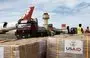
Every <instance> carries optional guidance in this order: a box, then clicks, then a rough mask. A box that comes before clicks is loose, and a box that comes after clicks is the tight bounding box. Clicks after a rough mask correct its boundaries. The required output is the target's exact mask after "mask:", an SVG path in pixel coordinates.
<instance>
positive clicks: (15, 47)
mask: <svg viewBox="0 0 90 58" xmlns="http://www.w3.org/2000/svg"><path fill="white" fill-rule="evenodd" d="M45 45H46V40H44V38H38V39H37V38H33V39H22V40H16V41H9V42H3V43H0V58H44V57H43V56H44V55H45V54H44V53H45V49H46V48H45V47H46V46H45ZM42 55H43V56H42Z"/></svg>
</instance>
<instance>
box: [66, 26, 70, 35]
mask: <svg viewBox="0 0 90 58" xmlns="http://www.w3.org/2000/svg"><path fill="white" fill-rule="evenodd" d="M67 33H68V34H70V28H69V26H67Z"/></svg>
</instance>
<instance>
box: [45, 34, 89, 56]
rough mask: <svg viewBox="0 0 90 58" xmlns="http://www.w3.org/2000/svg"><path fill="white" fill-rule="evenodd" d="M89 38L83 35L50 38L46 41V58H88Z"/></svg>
mask: <svg viewBox="0 0 90 58" xmlns="http://www.w3.org/2000/svg"><path fill="white" fill-rule="evenodd" d="M86 38H88V41H87V39H86ZM89 38H90V37H87V36H84V35H74V36H62V35H61V36H57V37H50V38H48V39H47V58H86V57H87V56H88V58H90V43H89V42H90V39H89ZM87 43H88V44H87ZM87 45H88V46H87ZM87 54H88V55H87Z"/></svg>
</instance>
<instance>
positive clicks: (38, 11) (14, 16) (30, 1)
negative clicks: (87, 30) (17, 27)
mask: <svg viewBox="0 0 90 58" xmlns="http://www.w3.org/2000/svg"><path fill="white" fill-rule="evenodd" d="M32 5H34V6H35V10H34V12H33V15H32V17H33V18H38V21H39V25H40V26H43V24H44V23H43V19H42V16H43V13H44V12H48V13H49V15H50V19H49V23H50V24H51V23H52V24H53V25H54V27H56V28H60V27H61V24H67V25H69V26H71V27H72V26H73V27H74V26H75V27H76V26H78V24H83V27H86V26H90V0H0V23H2V22H5V21H6V22H12V23H15V22H17V21H18V20H19V19H20V18H21V17H22V16H23V15H24V14H25V12H26V10H27V9H28V8H29V7H30V6H32Z"/></svg>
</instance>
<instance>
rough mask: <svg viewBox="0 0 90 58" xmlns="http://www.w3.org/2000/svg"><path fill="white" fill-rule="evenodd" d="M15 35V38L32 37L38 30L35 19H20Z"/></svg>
mask: <svg viewBox="0 0 90 58" xmlns="http://www.w3.org/2000/svg"><path fill="white" fill-rule="evenodd" d="M16 29H17V30H16V32H15V35H16V37H17V38H28V37H34V36H35V35H36V33H37V30H38V22H37V19H31V20H23V19H20V20H19V21H18V24H17V25H16Z"/></svg>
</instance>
